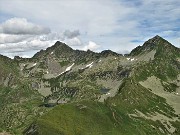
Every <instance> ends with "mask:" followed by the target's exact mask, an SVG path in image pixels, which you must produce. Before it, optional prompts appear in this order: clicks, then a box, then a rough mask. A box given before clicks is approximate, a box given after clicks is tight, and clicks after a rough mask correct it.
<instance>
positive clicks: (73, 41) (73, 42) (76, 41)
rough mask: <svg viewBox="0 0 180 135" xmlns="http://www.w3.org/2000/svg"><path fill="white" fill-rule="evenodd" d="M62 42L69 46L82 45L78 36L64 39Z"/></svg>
mask: <svg viewBox="0 0 180 135" xmlns="http://www.w3.org/2000/svg"><path fill="white" fill-rule="evenodd" d="M64 42H65V43H66V44H67V45H69V46H82V45H83V43H82V41H81V40H80V39H79V38H78V37H74V38H71V39H65V40H64Z"/></svg>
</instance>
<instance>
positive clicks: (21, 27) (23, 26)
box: [0, 18, 50, 35]
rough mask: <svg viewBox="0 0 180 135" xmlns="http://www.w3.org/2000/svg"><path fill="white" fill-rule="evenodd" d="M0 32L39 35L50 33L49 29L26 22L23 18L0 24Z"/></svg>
mask: <svg viewBox="0 0 180 135" xmlns="http://www.w3.org/2000/svg"><path fill="white" fill-rule="evenodd" d="M0 32H1V33H4V34H16V35H20V34H23V35H25V34H29V35H40V34H48V33H50V29H49V28H46V27H43V26H40V25H36V24H33V23H30V22H28V21H27V20H26V19H25V18H11V19H9V20H7V21H5V22H4V23H2V24H0Z"/></svg>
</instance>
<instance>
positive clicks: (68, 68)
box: [65, 63, 74, 72]
mask: <svg viewBox="0 0 180 135" xmlns="http://www.w3.org/2000/svg"><path fill="white" fill-rule="evenodd" d="M73 66H74V63H73V64H72V65H71V66H69V67H67V68H66V70H65V72H67V71H69V70H71V68H72V67H73Z"/></svg>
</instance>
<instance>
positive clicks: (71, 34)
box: [63, 30, 80, 38]
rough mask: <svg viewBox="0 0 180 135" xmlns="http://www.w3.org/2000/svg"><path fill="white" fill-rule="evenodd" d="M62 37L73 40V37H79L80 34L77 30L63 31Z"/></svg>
mask: <svg viewBox="0 0 180 135" xmlns="http://www.w3.org/2000/svg"><path fill="white" fill-rule="evenodd" d="M63 35H64V37H66V38H74V37H77V36H79V35H80V32H79V30H74V31H70V30H65V31H64V32H63Z"/></svg>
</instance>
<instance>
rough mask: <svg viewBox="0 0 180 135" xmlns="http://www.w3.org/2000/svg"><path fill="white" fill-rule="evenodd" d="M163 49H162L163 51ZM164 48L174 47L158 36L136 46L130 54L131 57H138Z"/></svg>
mask: <svg viewBox="0 0 180 135" xmlns="http://www.w3.org/2000/svg"><path fill="white" fill-rule="evenodd" d="M163 48H164V49H163ZM165 48H167V49H168V48H174V46H173V45H172V44H171V43H169V42H168V41H167V40H165V39H163V38H162V37H160V36H159V35H156V36H155V37H153V38H151V39H149V40H147V41H146V42H145V43H144V44H143V45H142V46H138V47H136V48H135V49H133V50H132V51H131V53H130V55H131V56H135V55H139V54H142V53H145V52H150V51H152V50H161V51H162V50H165Z"/></svg>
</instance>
